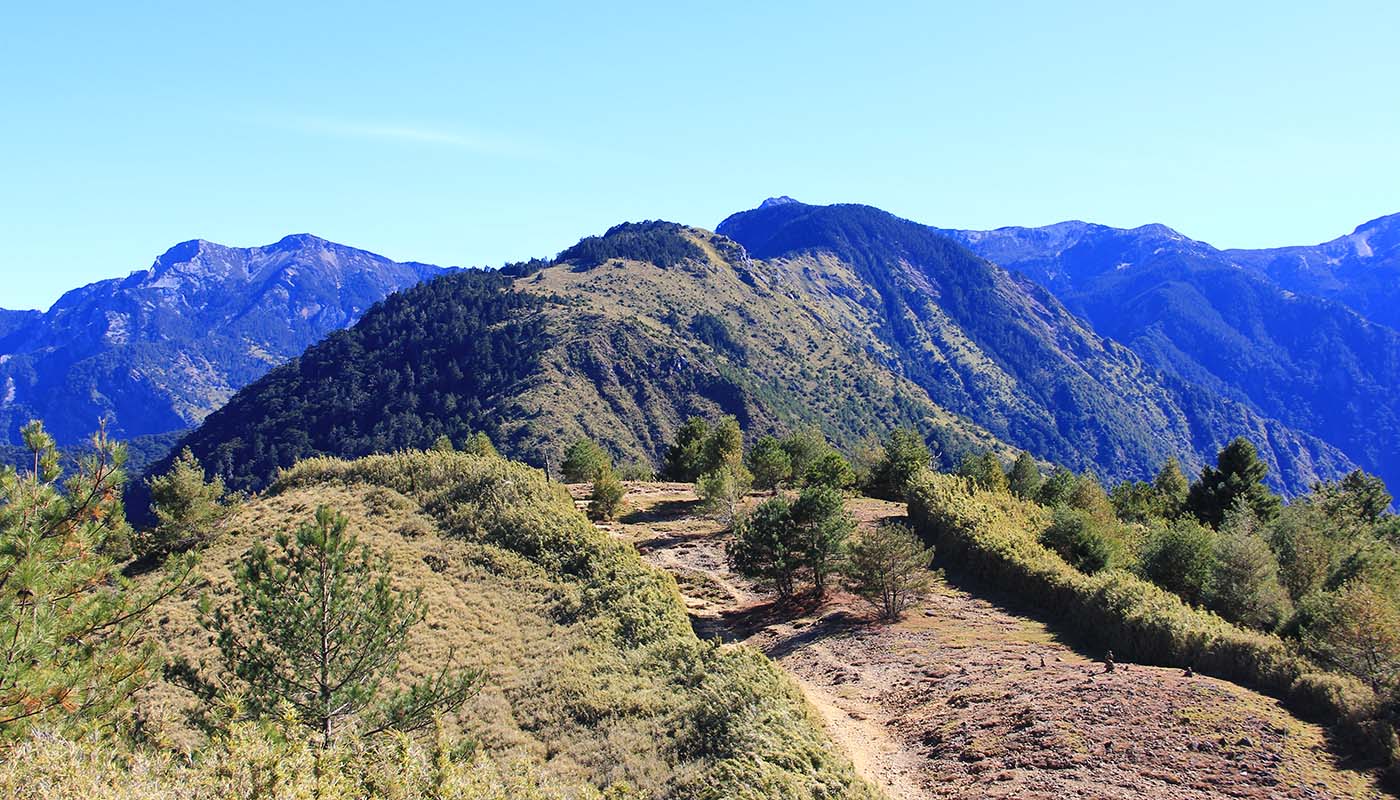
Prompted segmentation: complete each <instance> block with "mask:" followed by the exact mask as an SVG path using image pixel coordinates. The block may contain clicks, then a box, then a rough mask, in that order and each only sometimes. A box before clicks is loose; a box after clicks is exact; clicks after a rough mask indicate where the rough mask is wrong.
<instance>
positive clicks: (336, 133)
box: [264, 116, 549, 159]
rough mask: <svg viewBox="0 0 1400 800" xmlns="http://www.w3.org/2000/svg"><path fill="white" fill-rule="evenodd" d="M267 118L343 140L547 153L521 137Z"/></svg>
mask: <svg viewBox="0 0 1400 800" xmlns="http://www.w3.org/2000/svg"><path fill="white" fill-rule="evenodd" d="M264 121H265V122H266V123H267V124H269V125H272V126H274V127H278V128H284V129H288V130H294V131H297V132H300V133H305V134H310V135H317V136H332V137H336V138H341V139H373V140H379V141H384V142H398V143H402V144H418V145H430V146H435V147H445V148H453V149H457V150H464V151H467V152H471V153H475V154H477V155H483V156H500V157H505V158H523V159H538V158H546V157H548V155H549V154H548V153H547V152H546V151H545V150H544V149H543V148H540V147H538V146H537V145H535V144H532V143H530V142H526V141H522V140H520V139H516V138H512V137H507V136H500V135H493V134H487V133H483V132H480V131H462V130H453V129H448V128H441V127H435V126H430V125H418V124H399V123H393V124H391V123H383V122H359V121H351V120H345V119H336V118H331V117H307V116H294V117H285V118H280V119H279V118H272V117H265V118H264Z"/></svg>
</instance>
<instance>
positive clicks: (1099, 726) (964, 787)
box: [573, 483, 1383, 800]
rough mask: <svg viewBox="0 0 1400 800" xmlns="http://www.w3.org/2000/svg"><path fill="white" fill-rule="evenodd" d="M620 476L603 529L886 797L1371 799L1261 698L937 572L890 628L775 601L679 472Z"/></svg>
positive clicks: (1369, 781)
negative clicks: (621, 486)
mask: <svg viewBox="0 0 1400 800" xmlns="http://www.w3.org/2000/svg"><path fill="white" fill-rule="evenodd" d="M627 488H628V492H627V496H626V502H627V505H628V508H629V509H630V513H628V514H626V515H625V516H624V517H623V518H622V521H621V522H616V523H605V524H602V525H601V527H603V528H605V529H607V530H609V531H610V532H611V533H613V534H614V535H615V536H618V537H619V538H621V539H623V540H625V541H628V542H631V543H632V544H634V545H635V546H636V547H637V549H638V550H639V551H640V552H641V553H642V556H643V558H645V559H646V560H647V561H648V562H649V563H651V564H653V565H655V566H658V567H661V568H663V569H665V570H667V571H669V572H670V573H671V574H673V575H674V576H675V577H676V582H677V584H678V585H679V586H680V589H681V594H682V596H683V597H684V600H685V603H686V606H687V609H688V611H689V612H690V615H691V620H692V624H693V625H694V626H695V629H696V633H697V634H698V635H700V636H701V637H705V638H710V637H716V636H717V637H720V638H721V639H723V640H724V641H725V642H729V643H732V642H742V643H745V644H748V645H751V646H753V647H755V648H757V649H759V650H761V651H762V652H764V653H765V654H767V655H768V656H769V657H770V658H771V659H773V661H774V662H775V663H777V664H778V665H779V666H780V667H782V668H783V669H784V670H785V671H786V672H787V673H788V674H789V675H791V676H792V678H793V679H794V680H795V681H796V683H797V684H798V685H799V686H800V687H801V689H802V691H803V693H804V694H805V695H806V697H807V699H808V702H809V704H810V705H811V706H812V707H813V708H814V709H815V710H816V711H817V712H818V713H819V714H820V715H821V717H822V718H823V720H824V721H825V723H826V727H827V729H828V731H829V732H830V734H831V736H832V739H833V740H835V741H836V743H837V744H838V745H840V746H841V747H842V748H843V749H844V750H845V751H846V753H847V755H849V756H850V758H851V760H852V762H853V763H854V764H855V766H856V769H857V770H858V771H859V772H860V774H861V775H862V776H864V777H865V778H866V779H867V780H868V781H869V782H870V783H872V784H874V785H876V786H878V787H880V788H881V789H882V790H883V791H884V792H885V794H886V796H888V797H889V798H890V800H920V799H921V798H983V797H994V798H1017V799H1018V800H1050V799H1051V798H1053V800H1067V799H1068V798H1076V799H1082V800H1120V799H1124V798H1130V799H1133V800H1137V799H1139V798H1140V799H1141V800H1148V799H1149V798H1150V799H1152V800H1157V799H1158V798H1169V799H1171V800H1177V799H1180V800H1197V799H1198V798H1199V799H1201V800H1204V798H1219V797H1235V798H1380V797H1383V795H1381V794H1380V793H1379V792H1378V791H1377V790H1376V788H1375V783H1374V780H1373V776H1372V775H1371V774H1370V773H1368V772H1362V771H1358V770H1348V769H1343V768H1340V767H1339V766H1338V765H1337V763H1336V759H1335V757H1334V756H1333V755H1332V754H1331V753H1330V752H1329V751H1328V749H1327V747H1326V740H1325V737H1324V734H1323V732H1322V730H1321V729H1319V728H1318V727H1317V726H1315V725H1310V724H1308V723H1305V722H1302V721H1300V720H1298V719H1296V718H1295V717H1293V716H1292V715H1290V714H1289V713H1288V712H1287V711H1286V710H1284V709H1283V708H1282V707H1281V705H1280V704H1279V703H1278V702H1277V701H1275V700H1273V699H1271V698H1268V697H1265V696H1262V695H1259V694H1256V693H1254V692H1251V691H1249V690H1247V689H1244V688H1242V687H1239V686H1236V685H1234V684H1231V683H1227V682H1225V681H1219V680H1215V679H1213V678H1206V677H1203V676H1196V677H1191V678H1188V677H1185V676H1184V675H1182V673H1181V671H1180V670H1177V669H1167V668H1158V667H1147V666H1142V665H1138V664H1120V665H1119V666H1118V669H1117V670H1116V671H1115V672H1113V673H1110V674H1105V673H1104V672H1103V666H1102V664H1099V663H1097V662H1095V661H1093V660H1092V659H1090V658H1088V657H1086V656H1085V655H1084V654H1081V653H1079V652H1076V651H1075V650H1074V649H1072V648H1071V647H1070V646H1069V645H1067V644H1065V643H1064V642H1062V641H1060V640H1059V639H1057V638H1056V636H1055V635H1054V634H1053V633H1052V632H1051V631H1050V630H1049V629H1048V628H1046V626H1045V625H1043V624H1041V623H1039V622H1036V621H1034V620H1032V619H1029V618H1026V617H1023V616H1019V615H1017V614H1015V613H1013V612H1012V611H1009V610H1007V609H1005V608H1003V607H1002V606H1000V605H998V604H997V603H995V602H993V601H991V600H989V599H986V598H984V597H982V596H978V595H977V594H974V593H970V592H969V591H964V590H963V589H961V588H958V587H956V586H954V585H951V584H950V583H948V582H947V581H943V580H941V579H940V580H939V581H937V584H936V588H935V590H934V592H932V593H931V594H930V596H929V597H927V598H925V599H924V600H923V601H922V602H921V603H919V604H918V605H916V606H915V607H914V608H911V609H910V610H909V611H908V612H907V613H906V615H905V618H904V619H903V620H901V621H900V622H898V623H895V624H882V623H876V622H872V621H870V614H869V609H868V606H866V605H865V604H864V603H863V602H862V601H860V600H859V599H858V598H855V597H853V596H851V595H849V594H847V593H845V592H841V591H831V590H829V591H828V598H827V599H826V601H825V602H823V603H821V604H820V605H817V604H815V603H814V602H812V601H810V600H807V601H804V602H800V603H797V604H795V607H790V608H786V609H776V608H774V606H773V601H772V595H771V594H770V593H768V592H766V591H764V590H763V589H762V588H761V587H757V586H755V585H754V584H753V583H752V582H750V581H748V580H747V579H745V578H743V577H741V576H738V575H735V574H733V573H732V572H730V571H729V568H728V565H727V563H726V560H725V555H724V540H725V538H726V534H725V533H724V532H723V531H722V530H721V528H720V526H719V525H718V524H717V523H715V522H712V521H710V520H707V519H704V518H702V517H701V516H700V515H699V512H698V510H697V509H696V508H695V505H696V501H697V498H696V496H695V494H694V491H693V488H692V487H691V486H690V485H688V484H665V483H629V484H627ZM587 489H588V487H587V486H579V487H573V490H574V493H575V497H576V498H580V499H582V498H584V497H586V496H587ZM751 500H752V498H751ZM848 509H849V510H850V511H851V512H852V514H853V515H854V516H855V517H856V519H857V521H858V523H859V524H860V527H861V528H868V527H871V526H873V525H874V524H876V523H877V522H878V521H879V520H881V519H886V518H891V517H903V515H904V508H903V506H902V505H898V504H895V503H888V502H884V501H879V500H871V499H867V498H856V499H852V500H851V501H849V503H848ZM804 603H805V604H804ZM1042 659H1043V661H1042ZM1042 663H1043V664H1044V666H1042Z"/></svg>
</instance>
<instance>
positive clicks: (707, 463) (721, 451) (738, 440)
mask: <svg viewBox="0 0 1400 800" xmlns="http://www.w3.org/2000/svg"><path fill="white" fill-rule="evenodd" d="M704 454H705V455H704V468H703V470H702V471H703V472H714V471H715V470H720V469H729V470H734V471H738V470H740V469H743V467H744V432H743V430H742V429H741V428H740V427H739V420H737V419H735V418H734V417H732V416H724V417H720V420H719V422H717V423H715V426H714V428H713V429H711V431H710V435H709V437H708V438H706V439H705V448H704Z"/></svg>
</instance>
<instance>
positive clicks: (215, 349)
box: [0, 234, 442, 445]
mask: <svg viewBox="0 0 1400 800" xmlns="http://www.w3.org/2000/svg"><path fill="white" fill-rule="evenodd" d="M440 272H442V270H441V269H440V268H439V267H433V266H429V265H426V264H401V263H397V262H394V261H390V260H389V259H386V258H383V257H381V256H377V255H374V254H372V253H367V252H365V251H363V250H356V249H354V248H350V247H345V246H343V245H338V244H334V243H332V242H327V241H325V240H323V239H318V238H316V237H314V236H309V235H305V234H303V235H296V236H288V237H286V238H284V239H282V240H281V241H279V242H277V243H275V244H271V245H267V246H265V247H253V248H238V247H225V246H223V245H219V244H214V243H212V242H206V241H199V240H196V241H190V242H185V243H183V244H179V245H176V246H175V247H172V248H171V249H170V250H169V251H167V252H166V253H165V254H164V255H162V256H161V257H160V258H158V259H156V261H155V263H154V264H152V266H151V267H150V268H149V269H146V270H142V271H139V272H135V273H132V274H131V275H130V276H128V277H127V278H121V279H112V280H106V281H100V282H98V283H94V284H91V285H89V286H85V287H83V288H81V289H75V290H73V291H71V292H68V293H67V294H65V295H64V296H63V297H62V298H60V299H59V301H58V302H57V303H55V304H54V306H53V307H52V308H51V309H49V310H48V311H47V312H44V313H42V314H41V313H39V312H4V313H0V442H6V441H8V442H11V443H16V442H17V441H18V439H17V432H18V429H19V427H20V426H21V425H23V424H24V423H26V422H28V421H29V420H30V419H31V418H38V419H42V420H43V421H44V423H45V424H46V426H47V427H48V429H49V431H50V432H51V433H53V434H54V435H55V437H56V438H57V439H58V441H59V443H60V444H65V445H67V444H75V443H79V442H81V441H83V440H85V439H86V438H87V437H88V436H89V435H90V434H91V433H92V431H93V429H94V428H95V426H96V424H97V421H98V420H99V419H108V420H109V430H110V431H111V432H112V433H114V434H116V435H118V436H120V437H122V438H130V437H136V436H144V435H148V434H160V433H166V432H169V431H175V430H180V429H184V428H189V427H191V426H193V425H195V424H197V423H199V422H200V421H201V420H202V419H203V418H204V416H205V415H206V414H208V413H209V412H210V411H212V410H214V409H215V408H217V407H219V406H220V405H222V404H223V403H224V402H226V401H227V400H228V399H229V398H230V397H231V396H232V395H233V393H234V392H235V391H237V390H238V389H240V388H242V387H243V386H245V385H247V384H248V383H249V382H250V381H252V380H253V379H255V378H257V377H259V376H261V375H263V374H264V373H265V372H267V371H268V370H269V369H271V368H272V367H274V366H276V365H278V364H281V363H283V362H285V361H286V360H287V359H289V358H292V357H293V356H295V355H297V354H299V353H301V352H302V351H303V350H304V349H306V347H307V346H308V345H310V344H312V343H313V342H316V341H318V340H320V339H321V338H322V337H324V336H325V335H326V334H327V333H330V332H331V331H334V330H337V329H340V328H343V327H345V326H347V325H349V324H351V323H353V322H354V321H355V320H356V319H358V318H359V317H360V315H361V314H362V313H364V311H365V309H367V308H369V307H370V305H372V304H373V303H375V302H376V301H378V300H380V299H382V298H384V297H385V296H386V295H388V294H389V293H391V292H393V291H396V290H398V289H402V288H404V287H406V286H411V285H413V284H415V283H418V282H419V281H421V280H423V279H424V278H427V277H430V276H433V275H437V274H439V273H440Z"/></svg>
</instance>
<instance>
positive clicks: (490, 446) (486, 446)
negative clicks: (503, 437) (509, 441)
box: [462, 431, 501, 458]
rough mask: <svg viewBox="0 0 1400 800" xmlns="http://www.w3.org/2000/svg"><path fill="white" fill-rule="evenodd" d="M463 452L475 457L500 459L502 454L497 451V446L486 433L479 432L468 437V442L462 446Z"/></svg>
mask: <svg viewBox="0 0 1400 800" xmlns="http://www.w3.org/2000/svg"><path fill="white" fill-rule="evenodd" d="M462 452H463V453H466V454H468V455H473V456H486V457H489V458H500V456H501V454H500V452H499V451H497V450H496V445H495V444H494V443H493V442H492V441H491V437H490V436H487V435H486V433H485V432H484V431H477V432H476V433H473V434H472V435H471V436H468V437H467V441H466V442H464V443H463V444H462Z"/></svg>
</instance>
